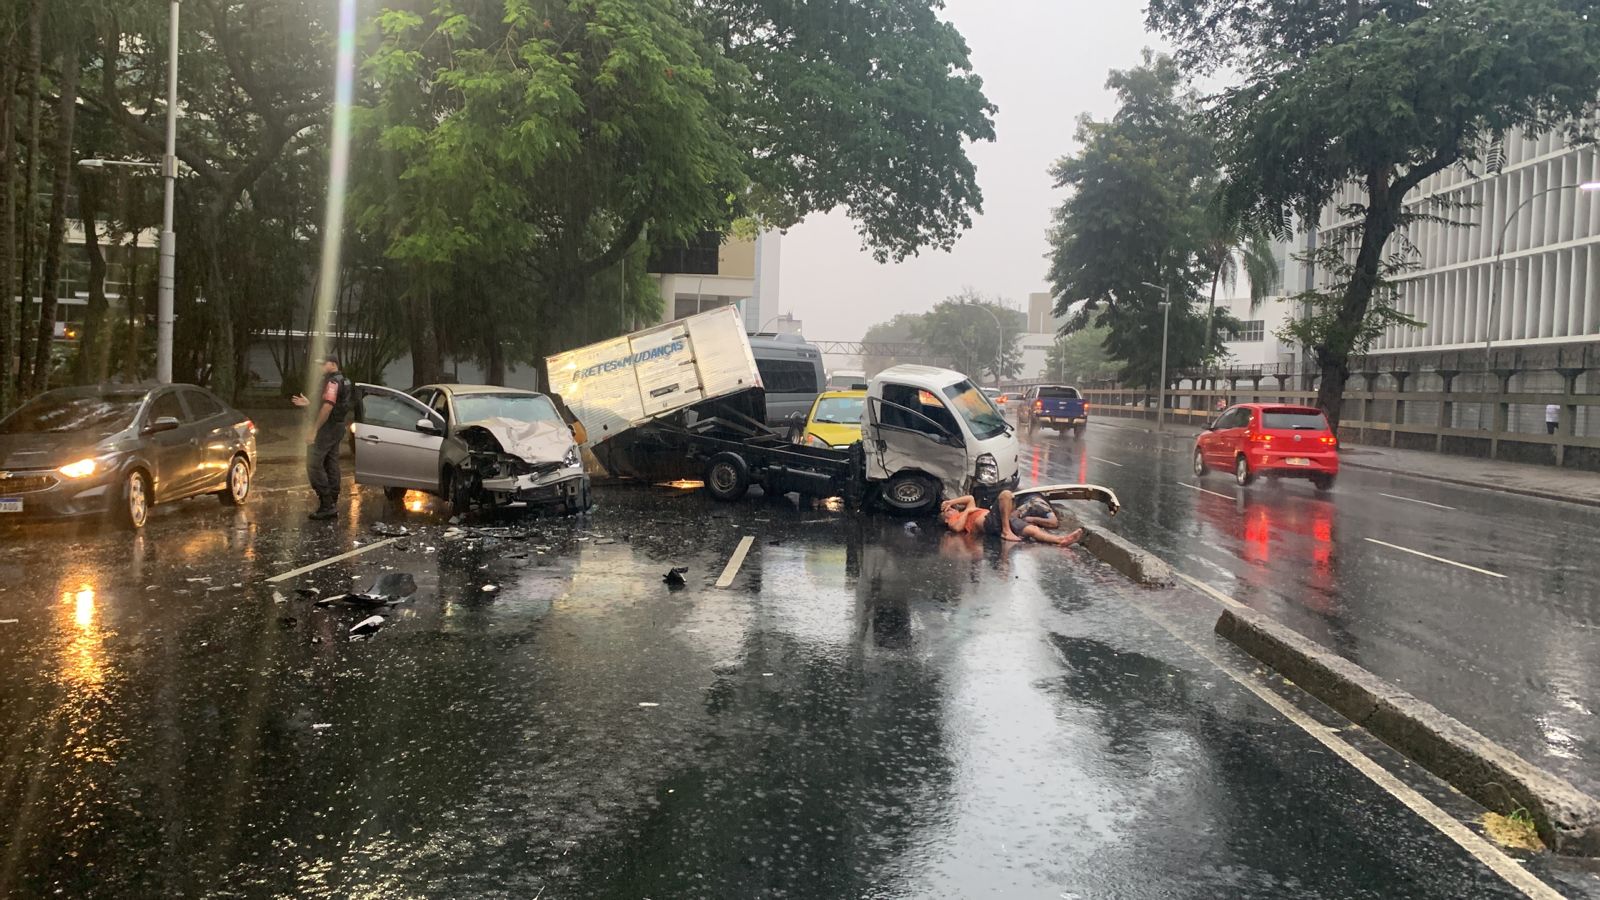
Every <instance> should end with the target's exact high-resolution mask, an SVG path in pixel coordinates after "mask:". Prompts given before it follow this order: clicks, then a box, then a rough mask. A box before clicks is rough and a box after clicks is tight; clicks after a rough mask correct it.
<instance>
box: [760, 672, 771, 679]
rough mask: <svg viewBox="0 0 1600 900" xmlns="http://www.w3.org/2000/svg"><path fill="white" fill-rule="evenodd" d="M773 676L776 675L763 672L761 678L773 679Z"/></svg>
mask: <svg viewBox="0 0 1600 900" xmlns="http://www.w3.org/2000/svg"><path fill="white" fill-rule="evenodd" d="M773 674H774V673H772V672H762V673H761V677H762V678H771V677H772V676H773Z"/></svg>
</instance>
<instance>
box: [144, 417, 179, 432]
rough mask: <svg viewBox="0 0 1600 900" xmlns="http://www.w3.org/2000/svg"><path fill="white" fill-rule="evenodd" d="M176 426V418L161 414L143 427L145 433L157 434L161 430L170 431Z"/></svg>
mask: <svg viewBox="0 0 1600 900" xmlns="http://www.w3.org/2000/svg"><path fill="white" fill-rule="evenodd" d="M177 427H178V420H177V419H174V418H173V417H171V416H162V417H161V418H159V419H157V420H155V421H154V422H151V423H150V424H149V425H146V426H145V427H144V433H145V434H159V433H160V432H163V431H172V430H174V429H176V428H177Z"/></svg>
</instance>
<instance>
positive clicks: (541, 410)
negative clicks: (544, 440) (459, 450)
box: [455, 394, 563, 425]
mask: <svg viewBox="0 0 1600 900" xmlns="http://www.w3.org/2000/svg"><path fill="white" fill-rule="evenodd" d="M455 401H456V422H457V423H458V424H460V423H466V422H481V421H483V420H484V419H510V420H512V421H513V422H554V423H555V424H557V425H560V424H563V423H562V421H561V415H560V414H559V413H557V412H556V407H555V404H554V403H551V402H550V398H549V397H546V396H544V395H543V394H457V395H455Z"/></svg>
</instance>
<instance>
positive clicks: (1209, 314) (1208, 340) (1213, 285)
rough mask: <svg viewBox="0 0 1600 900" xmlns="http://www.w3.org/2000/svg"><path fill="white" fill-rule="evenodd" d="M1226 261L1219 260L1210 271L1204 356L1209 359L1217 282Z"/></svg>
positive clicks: (1215, 316) (1206, 359)
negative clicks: (1209, 299)
mask: <svg viewBox="0 0 1600 900" xmlns="http://www.w3.org/2000/svg"><path fill="white" fill-rule="evenodd" d="M1225 265H1227V263H1223V262H1219V263H1217V267H1216V268H1215V269H1213V270H1212V272H1211V302H1209V303H1208V304H1206V358H1205V360H1204V361H1205V362H1207V363H1209V362H1210V361H1211V347H1212V344H1213V343H1215V341H1216V339H1217V284H1218V283H1219V282H1221V281H1222V267H1223V266H1225Z"/></svg>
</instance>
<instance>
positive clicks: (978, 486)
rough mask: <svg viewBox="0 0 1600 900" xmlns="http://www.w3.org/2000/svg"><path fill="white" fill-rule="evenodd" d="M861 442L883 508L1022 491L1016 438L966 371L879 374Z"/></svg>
mask: <svg viewBox="0 0 1600 900" xmlns="http://www.w3.org/2000/svg"><path fill="white" fill-rule="evenodd" d="M862 437H863V447H864V449H865V451H866V466H867V480H868V481H869V482H881V483H882V485H883V486H882V488H881V489H880V492H881V494H882V497H883V500H884V502H886V503H888V504H889V505H890V506H893V507H895V508H898V509H916V508H921V507H925V506H927V505H931V504H932V503H933V502H936V501H937V500H938V497H939V496H940V495H941V494H942V495H943V496H944V497H947V498H948V497H959V496H962V495H964V494H972V495H974V496H978V497H992V496H993V495H996V494H998V493H999V492H1000V491H1002V490H1014V489H1015V488H1016V486H1017V478H1018V473H1019V471H1020V465H1019V460H1018V448H1017V436H1016V432H1015V431H1014V430H1013V429H1012V427H1011V425H1010V423H1008V422H1007V421H1006V419H1005V416H1004V415H1002V414H1001V413H1000V411H999V410H998V409H996V408H995V405H994V404H993V403H991V402H990V401H989V398H987V397H985V396H984V395H983V392H982V391H981V390H980V389H979V388H978V387H977V385H974V384H973V383H972V382H971V381H970V380H969V379H968V378H967V377H966V376H965V375H962V374H961V373H960V372H954V371H951V370H950V369H938V368H934V367H932V366H916V365H904V366H895V367H893V368H890V369H884V370H883V371H882V372H879V373H878V374H877V375H875V376H873V378H872V380H871V381H870V382H869V383H868V387H867V409H866V413H865V416H864V417H863V420H862ZM930 492H931V493H930Z"/></svg>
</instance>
